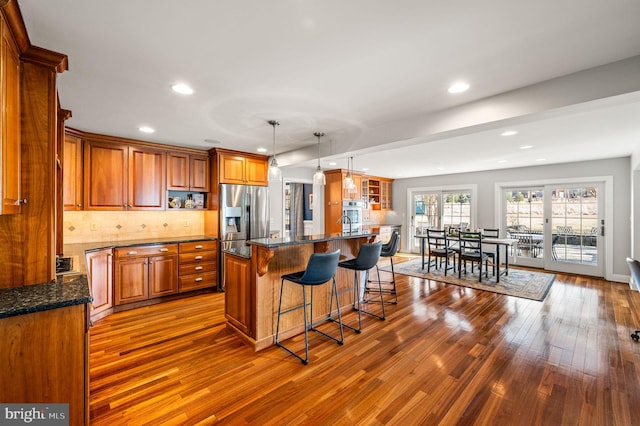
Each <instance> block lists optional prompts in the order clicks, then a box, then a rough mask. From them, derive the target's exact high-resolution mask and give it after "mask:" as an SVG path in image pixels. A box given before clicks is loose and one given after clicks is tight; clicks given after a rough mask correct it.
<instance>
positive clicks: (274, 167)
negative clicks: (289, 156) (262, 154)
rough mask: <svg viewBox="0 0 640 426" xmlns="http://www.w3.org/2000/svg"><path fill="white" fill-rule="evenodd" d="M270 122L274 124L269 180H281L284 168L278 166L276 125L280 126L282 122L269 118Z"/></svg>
mask: <svg viewBox="0 0 640 426" xmlns="http://www.w3.org/2000/svg"><path fill="white" fill-rule="evenodd" d="M268 123H269V124H271V126H273V157H271V162H270V163H269V181H270V182H274V181H281V180H282V170H280V167H278V160H277V159H276V126H279V125H280V122H279V121H277V120H269V121H268Z"/></svg>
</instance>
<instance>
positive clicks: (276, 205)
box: [269, 167, 324, 237]
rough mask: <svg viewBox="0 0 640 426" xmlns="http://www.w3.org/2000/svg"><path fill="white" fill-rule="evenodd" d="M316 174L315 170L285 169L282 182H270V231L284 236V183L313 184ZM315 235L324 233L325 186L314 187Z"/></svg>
mask: <svg viewBox="0 0 640 426" xmlns="http://www.w3.org/2000/svg"><path fill="white" fill-rule="evenodd" d="M314 173H315V169H310V168H293V167H291V168H289V167H285V168H283V169H282V181H281V182H269V209H270V213H269V216H270V217H271V221H270V224H269V229H270V230H278V231H280V236H281V237H282V236H284V214H283V207H284V201H283V195H284V183H285V182H287V181H289V182H300V183H312V182H313V174H314ZM313 233H314V234H321V233H324V186H318V187H316V186H314V187H313Z"/></svg>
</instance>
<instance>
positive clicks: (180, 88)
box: [171, 83, 193, 95]
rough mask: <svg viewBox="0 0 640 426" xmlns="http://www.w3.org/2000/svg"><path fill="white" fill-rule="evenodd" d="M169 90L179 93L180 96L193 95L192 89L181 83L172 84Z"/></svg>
mask: <svg viewBox="0 0 640 426" xmlns="http://www.w3.org/2000/svg"><path fill="white" fill-rule="evenodd" d="M171 89H172V90H173V91H174V92H176V93H180V94H182V95H191V94H193V89H192V88H191V87H189V86H187V85H186V84H183V83H178V84H174V85H173V86H171Z"/></svg>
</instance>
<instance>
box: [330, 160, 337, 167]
mask: <svg viewBox="0 0 640 426" xmlns="http://www.w3.org/2000/svg"><path fill="white" fill-rule="evenodd" d="M336 164H338V163H336V162H335V161H332V162H330V163H329V165H330V166H335V165H336Z"/></svg>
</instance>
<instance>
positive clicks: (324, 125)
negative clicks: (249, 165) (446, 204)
mask: <svg viewBox="0 0 640 426" xmlns="http://www.w3.org/2000/svg"><path fill="white" fill-rule="evenodd" d="M18 3H19V5H20V8H21V10H22V13H23V17H24V20H25V23H26V26H27V30H28V33H29V36H30V39H31V43H32V44H34V45H36V46H40V47H43V48H46V49H50V50H54V51H57V52H60V53H64V54H67V55H68V57H69V71H67V72H65V73H63V74H61V75H60V76H59V80H58V81H59V92H60V102H61V105H62V107H63V108H66V109H70V110H72V111H73V117H72V118H71V119H70V120H68V121H67V125H68V126H69V127H73V128H76V129H80V130H84V131H89V132H94V133H103V134H109V135H116V136H123V137H129V138H134V139H142V140H148V141H153V142H159V143H166V144H172V145H184V146H188V147H195V148H201V149H209V148H211V147H213V146H222V147H226V148H231V149H237V150H241V151H248V152H256V150H257V148H258V147H264V148H267V149H268V154H271V153H272V144H273V140H272V137H273V133H272V132H273V130H272V128H271V126H270V125H269V124H267V120H269V119H277V120H279V121H280V123H281V125H280V126H279V127H278V128H277V131H276V140H277V153H278V159H279V161H280V163H281V164H282V165H284V166H289V167H298V166H309V167H315V165H316V161H317V160H316V155H317V145H315V144H316V143H317V139H316V138H315V137H314V136H313V132H315V131H322V132H324V133H325V134H326V136H325V137H324V138H322V139H321V142H322V145H321V148H322V166H323V167H324V168H333V167H346V158H347V156H349V155H353V156H354V164H355V168H356V169H358V170H360V169H362V168H364V167H368V168H369V173H371V174H375V175H381V176H388V177H394V178H397V177H412V176H425V175H434V174H444V173H455V172H466V171H474V170H490V169H498V168H504V167H520V166H526V165H538V164H542V163H545V164H550V163H558V162H566V161H575V160H588V159H597V158H610V157H617V156H625V155H629V154H630V153H631V152H632V150H634V149H637V148H636V147H637V146H638V145H639V144H640V120H639V119H638V117H640V56H638V55H640V2H638V1H636V0H607V1H602V0H563V1H558V0H538V1H535V2H534V1H530V0H488V1H484V2H479V1H476V0H460V1H455V2H451V1H450V2H445V1H433V0H395V1H388V0H269V1H265V0H234V1H219V0H218V1H216V0H189V1H185V2H176V1H169V0H154V1H139V0H138V1H125V0H120V1H117V0H116V1H102V0H55V1H43V0H19V1H18ZM627 58H630V59H628V60H626V61H622V62H616V61H621V60H623V59H627ZM614 62H616V63H614ZM606 64H611V65H606ZM583 70H587V71H583ZM457 80H466V81H467V82H468V83H469V84H470V85H471V88H470V90H469V91H467V92H465V93H462V94H457V95H452V94H449V93H448V92H447V87H448V86H449V85H450V84H451V83H453V82H454V81H457ZM175 82H185V83H188V84H190V85H191V86H193V88H194V89H195V93H194V94H193V95H191V96H184V95H177V94H175V93H173V92H172V91H171V90H170V85H171V84H173V83H175ZM140 125H149V126H152V127H154V128H155V129H156V132H155V133H154V134H153V135H151V136H149V135H144V134H141V133H140V132H138V130H137V128H138V127H139V126H140ZM506 129H515V130H518V131H519V133H518V134H517V135H515V136H511V137H508V138H505V137H501V136H500V133H501V132H502V131H503V130H506ZM205 140H207V141H205ZM211 141H217V143H212V142H211ZM523 145H532V146H533V148H531V149H528V150H522V149H520V148H519V147H520V146H523ZM452 158H455V161H452ZM541 159H544V160H541ZM330 160H333V161H336V162H337V166H329V161H330Z"/></svg>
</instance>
